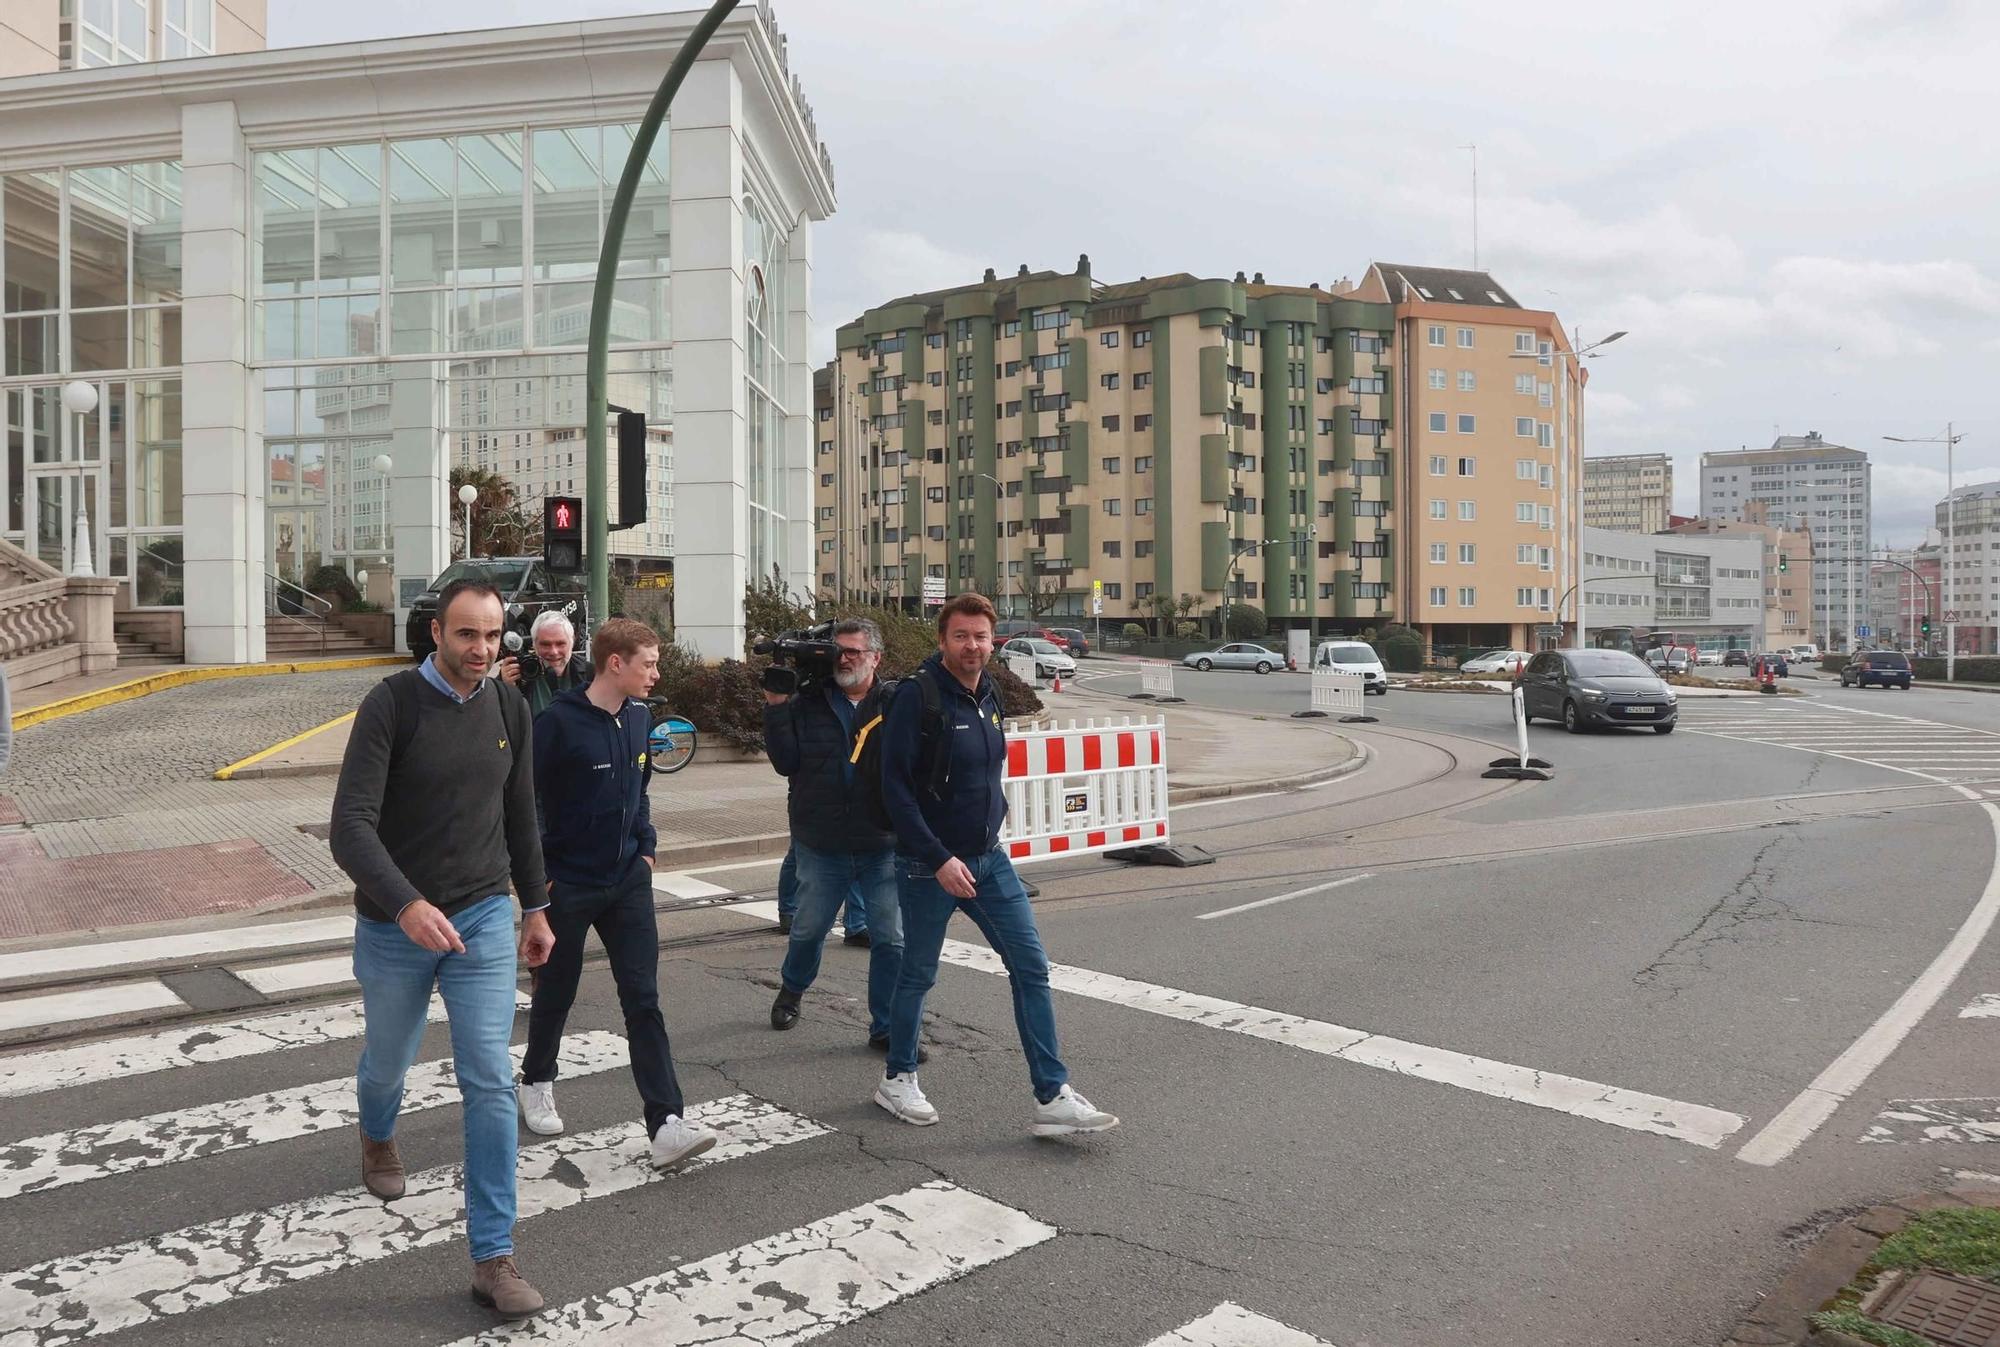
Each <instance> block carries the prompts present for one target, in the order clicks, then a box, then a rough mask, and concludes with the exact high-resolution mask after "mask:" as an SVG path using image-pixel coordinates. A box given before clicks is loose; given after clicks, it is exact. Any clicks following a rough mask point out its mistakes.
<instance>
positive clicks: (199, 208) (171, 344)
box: [0, 6, 834, 663]
mask: <svg viewBox="0 0 2000 1347" xmlns="http://www.w3.org/2000/svg"><path fill="white" fill-rule="evenodd" d="M697 18H698V15H697V14H694V13H681V14H665V15H650V16H643V17H631V18H615V19H598V20H588V21H582V22H564V23H557V24H548V25H542V26H535V27H526V28H514V29H495V30H488V31H481V32H470V33H453V34H446V35H440V36H432V37H423V38H407V39H394V40H385V41H373V42H357V43H347V44H341V45H337V46H327V47H309V48H295V49H282V50H276V51H237V52H231V53H228V54H222V55H213V56H197V57H194V58H192V59H183V60H174V61H168V62H159V61H154V62H151V63H147V64H122V65H112V66H108V67H104V68H96V69H64V70H57V71H52V72H49V73H41V74H27V75H21V76H18V77H15V78H11V79H0V234H4V238H5V248H4V251H0V309H4V312H3V313H0V412H4V425H5V430H6V437H7V438H6V444H5V449H4V452H0V503H4V510H0V538H4V539H5V540H6V541H7V542H9V543H12V544H13V545H15V546H17V547H19V548H22V549H23V550H25V551H27V552H29V553H32V554H38V555H39V556H40V557H41V558H42V559H43V560H45V561H48V562H50V563H51V564H55V565H60V566H63V567H64V568H66V569H67V568H68V567H69V566H70V565H71V564H72V563H73V561H74V558H73V557H72V556H71V555H70V552H71V550H72V548H73V545H74V541H73V540H74V538H75V536H76V530H75V528H74V524H75V521H76V518H77V516H78V515H79V514H83V515H85V516H87V517H88V519H89V521H90V533H89V535H88V536H89V537H90V539H91V546H92V548H93V550H94V551H95V552H96V554H97V555H96V556H95V558H94V560H95V563H96V566H97V568H98V573H99V574H102V575H111V576H115V577H117V578H118V579H119V580H120V581H121V596H120V604H121V606H122V607H125V608H128V609H136V610H142V611H146V612H150V613H155V614H165V615H167V616H169V617H170V618H172V619H173V625H174V627H175V628H176V631H177V634H178V636H179V640H180V650H181V651H182V652H183V653H184V656H185V658H186V659H188V660H189V661H199V662H205V663H244V662H253V661H257V660H260V659H262V658H263V657H264V655H265V632H266V616H267V611H269V610H272V609H274V608H275V607H277V602H276V600H275V599H274V595H275V594H277V593H279V592H281V591H283V589H284V587H285V586H287V585H291V584H300V583H304V581H305V580H306V579H308V578H309V577H310V575H311V573H312V572H313V571H314V570H316V569H318V568H319V567H320V566H323V565H335V566H339V567H341V568H343V569H346V570H348V571H349V572H350V573H353V572H359V571H363V570H365V571H367V572H369V574H370V577H371V578H370V583H369V585H368V588H369V590H370V591H371V593H373V594H375V595H378V596H380V597H384V598H386V599H387V600H388V601H389V602H390V603H391V604H393V605H395V606H396V607H397V609H398V614H397V622H396V629H397V631H398V632H399V633H400V632H401V630H402V626H403V623H402V610H403V609H405V608H406V607H407V604H408V602H409V599H410V597H411V596H412V595H414V594H416V593H418V592H420V591H421V590H422V589H423V588H424V587H425V585H426V584H427V583H428V582H429V581H430V579H431V578H432V577H433V576H435V575H436V574H437V573H438V572H439V571H441V570H442V569H443V568H444V567H445V566H446V565H447V564H448V563H449V562H450V561H451V560H452V555H451V551H450V540H451V537H452V531H451V515H450V511H452V510H453V509H455V508H456V507H455V506H454V505H453V503H452V502H451V501H449V500H448V499H447V489H446V488H447V476H448V473H449V470H450V467H451V465H452V464H453V463H454V462H458V461H463V462H466V463H468V464H471V465H475V466H488V467H491V468H492V469H493V470H494V471H496V472H498V473H500V474H501V475H502V476H506V477H510V478H513V479H515V481H516V485H517V486H519V487H520V488H521V491H522V495H523V497H524V498H525V499H526V501H527V502H529V503H530V504H532V502H533V500H535V499H537V498H538V497H539V496H540V495H541V494H543V493H554V492H556V491H557V490H558V488H559V487H560V489H561V490H562V491H564V492H567V491H570V490H574V491H575V492H576V493H577V494H582V493H583V488H584V475H585V474H584V467H583V456H584V455H583V445H584V439H583V429H582V419H583V414H584V395H583V370H584V354H583V349H582V348H583V339H584V326H585V322H586V320H587V315H588V310H589V305H590V297H591V290H592V278H593V276H594V273H595V270H596V266H597V259H598V253H599V242H600V239H601V238H602V230H603V224H604V217H605V211H606V209H607V207H608V205H609V203H610V200H611V196H612V193H613V191H614V189H615V187H616V184H617V181H618V178H619V175H620V173H621V171H622V170H623V167H624V165H625V162H626V159H627V154H628V152H629V150H630V147H631V145H632V131H633V127H634V125H635V124H636V123H637V121H638V120H639V118H640V116H641V114H642V113H643V111H644V109H645V107H646V104H647V103H648V101H649V100H650V99H651V97H652V94H653V92H654V90H655V88H656V87H657V85H658V82H659V80H660V77H661V75H662V74H663V73H664V72H665V70H666V68H667V66H668V65H669V64H670V62H671V61H672V59H673V57H674V55H675V53H676V52H677V51H678V50H679V48H680V46H681V44H682V41H683V40H684V39H685V37H686V36H687V34H688V32H689V30H690V29H691V28H692V27H693V24H694V22H695V20H696V19H697ZM833 207H834V194H833V179H832V170H831V165H830V161H829V160H828V158H827V155H826V153H825V151H824V149H823V147H822V146H821V145H820V144H819V143H818V140H817V138H816V133H815V131H814V127H813V119H812V113H811V109H810V108H809V107H808V106H807V104H806V102H805V99H804V96H803V91H802V86H801V84H800V82H799V80H798V78H797V77H796V76H795V75H794V74H793V73H792V72H791V71H790V69H789V68H788V63H787V58H786V54H785V44H784V40H783V38H782V36H781V35H780V34H779V32H778V31H777V28H776V26H775V24H774V21H773V20H772V17H771V15H770V13H769V12H768V10H766V9H764V8H763V7H761V6H759V7H752V6H745V7H744V8H743V9H741V10H739V11H738V12H737V14H736V15H734V16H733V17H732V18H731V19H730V20H729V21H728V22H727V23H725V24H724V25H723V27H722V29H721V30H720V31H719V32H718V33H717V34H716V36H715V37H714V38H713V39H712V40H711V41H710V43H709V45H708V47H707V49H706V51H705V52H704V54H703V59H702V60H700V61H699V62H698V63H697V64H696V65H695V68H694V69H693V71H692V72H691V73H690V74H689V76H688V78H687V81H686V83H685V84H684V85H683V87H682V88H681V91H680V94H679V97H678V98H677V100H676V102H675V105H674V108H673V112H672V116H671V117H670V119H669V122H668V124H667V125H666V126H664V127H663V128H662V130H661V133H660V136H659V139H658V141H657V143H656V144H655V145H654V147H653V149H652V151H651V153H650V155H649V156H648V157H647V161H646V171H645V173H644V175H643V178H642V180H641V183H640V187H639V193H638V197H637V200H636V202H635V205H634V208H633V211H632V213H631V217H630V220H629V222H628V225H627V228H626V233H625V238H624V244H623V248H622V250H621V252H620V257H619V280H618V285H617V297H616V306H615V309H614V322H613V347H612V352H611V370H612V376H611V388H610V400H611V401H612V402H613V403H617V404H622V405H624V406H626V407H631V408H634V409H637V410H642V411H644V412H646V413H647V415H648V417H649V420H650V422H651V424H652V427H653V429H654V435H655V448H654V454H653V460H652V464H651V466H652V469H653V479H652V484H651V487H652V491H653V493H654V497H653V501H652V504H651V508H650V511H649V512H650V513H651V515H652V521H651V523H650V524H649V526H648V530H647V532H646V533H644V534H642V535H638V536H635V537H634V538H631V539H629V540H619V541H616V542H614V548H615V550H619V551H626V550H628V548H629V550H632V551H644V552H648V553H652V554H656V555H657V554H663V553H671V555H672V556H673V558H674V563H675V570H676V575H677V583H676V590H677V594H678V606H677V611H676V619H677V625H678V635H679V637H680V638H681V640H682V641H684V642H685V643H687V644H689V645H691V646H692V647H694V648H695V649H697V650H698V651H700V652H701V653H703V654H705V655H708V656H711V657H715V656H724V655H740V654H741V652H742V647H743V630H742V605H741V598H740V596H741V594H742V591H743V588H744V585H745V583H746V582H747V581H748V580H749V579H750V578H752V577H753V576H757V575H769V574H771V573H772V571H773V568H775V569H776V570H777V571H778V572H779V573H780V574H781V575H783V576H784V577H785V578H786V579H787V581H788V582H789V583H790V584H792V585H794V586H795V587H797V588H800V589H810V588H811V586H812V580H813V574H812V570H813V567H812V557H811V541H812V540H811V520H810V516H809V510H810V505H811V500H810V478H809V464H810V452H811V432H812V427H811V415H812V405H811V403H812V399H811V370H810V367H809V366H808V364H807V362H806V355H807V350H806V348H807V342H808V339H809V335H810V327H811V294H812V284H811V281H812V249H811V230H812V224H813V222H815V221H818V220H823V219H825V218H827V216H828V215H829V214H830V213H831V212H832V210H833ZM78 379H80V380H84V381H86V382H88V383H90V384H92V385H94V386H95V388H96V390H97V392H98V404H97V408H96V410H95V411H93V412H92V413H90V414H89V415H88V416H86V417H82V418H77V417H72V416H69V415H66V414H65V413H64V412H63V410H62V407H61V404H60V401H59V390H60V388H61V387H62V385H64V384H65V383H67V382H70V381H71V380H78ZM572 455H573V456H574V458H573V459H572ZM572 484H573V486H572ZM614 485H615V484H614ZM611 510H612V513H613V514H614V516H615V513H616V505H615V496H614V497H613V501H612V504H611ZM614 537H615V535H614ZM0 572H4V568H0ZM385 577H386V578H387V580H388V583H386V584H385V583H384V579H385ZM0 583H4V582H0Z"/></svg>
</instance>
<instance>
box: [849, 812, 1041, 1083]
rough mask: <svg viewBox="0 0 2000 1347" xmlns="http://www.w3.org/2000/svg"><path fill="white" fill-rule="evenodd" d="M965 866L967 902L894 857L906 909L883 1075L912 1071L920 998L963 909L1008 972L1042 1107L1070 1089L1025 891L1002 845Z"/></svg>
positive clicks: (914, 864) (916, 865)
mask: <svg viewBox="0 0 2000 1347" xmlns="http://www.w3.org/2000/svg"><path fill="white" fill-rule="evenodd" d="M968 865H969V868H970V869H971V871H972V879H973V882H974V884H976V885H977V886H978V887H977V890H976V891H975V892H974V894H973V896H972V897H970V898H954V897H952V896H951V895H950V894H948V893H946V892H945V891H944V885H942V884H940V883H938V882H937V876H936V873H935V872H934V871H932V870H931V868H930V867H929V866H927V865H925V864H924V863H923V862H922V861H919V860H914V859H912V858H910V857H908V856H902V855H899V856H897V857H896V887H897V890H898V895H899V897H900V898H901V900H902V908H903V975H902V977H901V978H900V979H899V980H898V981H897V983H896V999H895V1001H894V1003H893V1004H892V1005H891V1006H890V1008H889V1062H888V1068H887V1070H888V1074H889V1075H892V1076H894V1075H901V1074H902V1073H904V1072H908V1071H915V1070H916V1069H917V1036H918V1034H919V1032H920V1031H921V1030H922V1028H923V1023H924V996H925V994H926V993H928V992H929V991H930V989H931V987H932V986H933V985H934V984H935V983H936V982H937V970H938V955H939V953H940V952H942V951H943V949H944V930H945V927H946V926H947V925H948V924H949V923H950V921H951V914H952V913H953V911H955V910H959V909H963V911H964V912H965V915H966V916H968V917H971V918H972V922H973V924H974V925H975V926H977V927H978V928H979V931H980V934H982V935H984V936H985V937H986V943H987V944H989V945H991V946H992V947H993V950H994V952H995V953H997V954H998V955H999V956H1000V961H1001V962H1002V963H1004V964H1005V965H1006V966H1007V981H1008V984H1009V985H1010V986H1011V987H1012V988H1013V990H1014V1028H1015V1029H1016V1030H1017V1031H1018V1032H1019V1033H1020V1035H1021V1051H1022V1052H1023V1053H1025V1054H1027V1058H1028V1079H1029V1080H1030V1081H1032V1082H1033V1084H1034V1087H1035V1098H1036V1099H1037V1100H1039V1101H1040V1102H1042V1103H1044V1104H1046V1103H1048V1102H1049V1100H1051V1099H1054V1098H1055V1097H1056V1094H1057V1093H1058V1092H1059V1091H1060V1090H1061V1089H1062V1087H1063V1086H1064V1085H1066V1084H1068V1082H1069V1068H1068V1067H1066V1066H1064V1065H1063V1061H1062V1052H1061V1049H1060V1048H1059V1047H1058V1046H1057V1043H1056V1008H1055V1001H1054V999H1053V998H1052V997H1051V996H1050V995H1049V956H1048V955H1047V954H1045V953H1043V951H1042V937H1041V933H1040V932H1038V931H1037V930H1036V929H1035V914H1034V911H1033V910H1032V909H1031V908H1030V907H1029V906H1028V891H1027V889H1026V888H1024V887H1023V886H1022V884H1021V878H1020V876H1019V875H1016V874H1015V873H1014V863H1013V862H1012V861H1010V860H1008V859H1007V853H1006V852H1005V851H1003V850H1001V849H1000V848H999V847H995V848H993V850H991V851H989V852H987V853H986V854H985V855H984V856H981V857H979V858H977V859H976V860H974V861H971V862H969V863H968Z"/></svg>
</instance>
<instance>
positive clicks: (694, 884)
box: [653, 870, 735, 898]
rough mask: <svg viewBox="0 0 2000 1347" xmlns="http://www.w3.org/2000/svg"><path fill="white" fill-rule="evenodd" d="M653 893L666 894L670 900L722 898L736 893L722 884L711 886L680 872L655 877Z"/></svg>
mask: <svg viewBox="0 0 2000 1347" xmlns="http://www.w3.org/2000/svg"><path fill="white" fill-rule="evenodd" d="M653 892H655V893H664V894H666V895H667V896H668V897H669V898H720V897H722V896H724V895H726V894H730V893H734V892H735V890H734V889H725V888H723V887H722V886H721V885H720V884H711V883H709V882H708V881H707V880H705V879H696V878H695V877H694V876H693V875H690V874H688V873H686V872H685V871H680V870H666V871H662V872H661V873H659V874H656V875H654V876H653Z"/></svg>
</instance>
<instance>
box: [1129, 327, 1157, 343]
mask: <svg viewBox="0 0 2000 1347" xmlns="http://www.w3.org/2000/svg"><path fill="white" fill-rule="evenodd" d="M1132 344H1133V345H1134V346H1151V345H1152V344H1153V332H1152V329H1151V328H1141V329H1139V330H1138V331H1137V332H1134V333H1133V334H1132Z"/></svg>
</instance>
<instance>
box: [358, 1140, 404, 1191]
mask: <svg viewBox="0 0 2000 1347" xmlns="http://www.w3.org/2000/svg"><path fill="white" fill-rule="evenodd" d="M355 1130H356V1131H360V1129H359V1128H356V1129H355ZM361 1185H362V1187H364V1188H366V1189H367V1190H368V1191H369V1192H371V1193H373V1194H375V1196H377V1197H379V1198H381V1199H382V1200H383V1201H384V1202H393V1201H395V1200H396V1199H397V1198H399V1197H401V1196H402V1195H403V1157H402V1156H400V1155H398V1154H396V1142H395V1140H394V1139H393V1138H391V1139H390V1140H388V1141H376V1140H374V1139H373V1138H372V1137H370V1136H369V1135H368V1134H367V1133H366V1132H362V1133H361Z"/></svg>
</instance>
